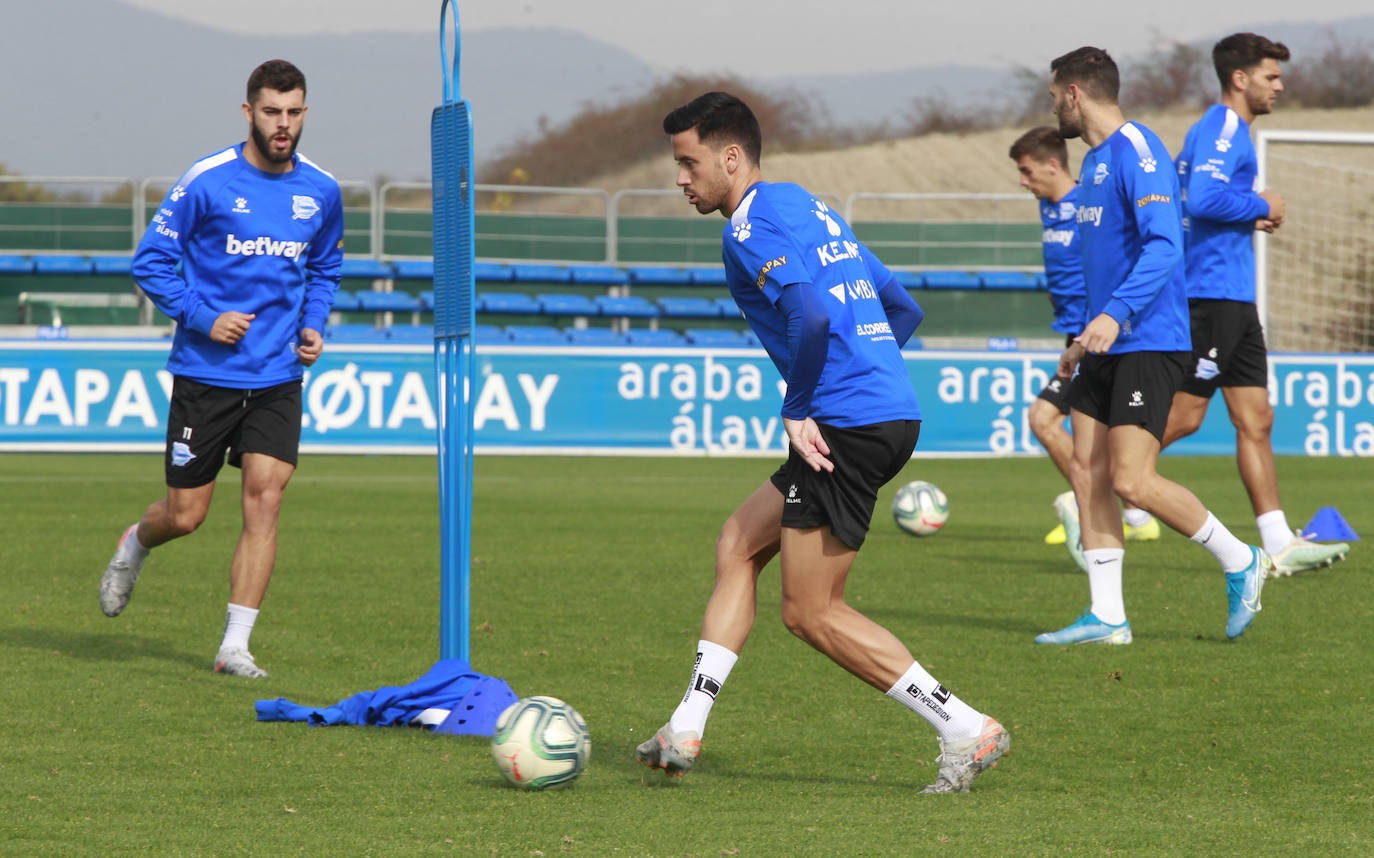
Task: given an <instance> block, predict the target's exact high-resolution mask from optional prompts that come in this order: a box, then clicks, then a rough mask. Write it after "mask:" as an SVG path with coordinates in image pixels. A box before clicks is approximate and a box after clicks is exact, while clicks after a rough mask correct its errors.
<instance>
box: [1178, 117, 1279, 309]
mask: <svg viewBox="0 0 1374 858" xmlns="http://www.w3.org/2000/svg"><path fill="white" fill-rule="evenodd" d="M1177 166H1178V180H1179V184H1180V185H1181V186H1182V188H1183V213H1184V215H1185V216H1186V217H1185V219H1184V221H1183V240H1184V245H1185V251H1184V252H1185V261H1186V265H1187V279H1188V297H1189V298H1214V299H1223V300H1227V301H1244V302H1247V303H1251V304H1253V303H1254V302H1255V250H1254V234H1255V221H1256V220H1259V219H1260V218H1265V217H1268V216H1269V201H1268V200H1266V199H1264V198H1263V197H1261V196H1260V195H1259V192H1260V191H1261V190H1262V188H1260V187H1259V186H1258V174H1259V160H1258V159H1257V158H1256V157H1255V146H1254V144H1253V143H1251V142H1250V126H1249V125H1248V124H1246V122H1245V120H1243V119H1241V118H1240V116H1239V115H1237V114H1236V112H1235V111H1234V110H1232V109H1231V108H1229V107H1227V106H1226V105H1224V104H1214V105H1212V106H1211V107H1209V108H1207V112H1206V113H1204V114H1203V115H1202V118H1201V119H1199V120H1198V122H1197V124H1196V125H1194V126H1193V127H1192V128H1189V129H1188V136H1187V137H1186V138H1184V141H1183V149H1182V151H1180V152H1179V153H1178V161H1177Z"/></svg>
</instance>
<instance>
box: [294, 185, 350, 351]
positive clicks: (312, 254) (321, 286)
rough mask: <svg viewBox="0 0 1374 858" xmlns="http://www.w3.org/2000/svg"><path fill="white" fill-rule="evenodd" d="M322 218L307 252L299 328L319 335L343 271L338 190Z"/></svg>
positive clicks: (340, 207) (322, 213)
mask: <svg viewBox="0 0 1374 858" xmlns="http://www.w3.org/2000/svg"><path fill="white" fill-rule="evenodd" d="M319 216H320V217H321V218H323V220H322V221H321V223H320V228H319V232H317V233H316V234H315V238H314V239H313V240H312V241H311V242H310V249H309V250H308V251H307V252H306V259H305V303H304V306H303V307H302V308H301V325H300V327H301V330H302V331H305V330H311V331H315V332H316V333H320V332H322V331H323V330H324V326H325V323H326V322H328V320H329V310H330V308H331V307H333V306H334V295H335V293H336V292H338V289H339V279H340V271H341V270H342V267H343V252H344V243H343V203H342V201H341V199H340V198H339V193H338V189H337V188H334V189H332V193H331V194H330V196H329V197H328V198H326V200H325V204H324V205H323V206H321V210H320V214H319ZM303 339H304V338H302V340H303ZM301 345H302V346H304V345H305V343H304V342H302V343H301ZM316 356H317V357H318V355H316Z"/></svg>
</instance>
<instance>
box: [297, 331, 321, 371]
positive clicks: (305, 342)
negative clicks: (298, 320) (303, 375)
mask: <svg viewBox="0 0 1374 858" xmlns="http://www.w3.org/2000/svg"><path fill="white" fill-rule="evenodd" d="M323 353H324V337H322V336H320V332H319V331H317V330H315V329H314V328H301V333H300V336H299V337H298V338H297V343H296V357H297V358H298V359H299V360H300V362H301V363H302V364H304V365H305V366H313V365H314V363H315V361H317V360H319V359H320V355H321V354H323Z"/></svg>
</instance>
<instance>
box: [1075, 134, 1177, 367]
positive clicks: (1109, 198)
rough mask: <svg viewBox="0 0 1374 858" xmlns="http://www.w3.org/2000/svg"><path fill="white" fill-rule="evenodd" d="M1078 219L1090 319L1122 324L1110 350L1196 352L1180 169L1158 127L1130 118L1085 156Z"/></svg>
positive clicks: (1079, 186) (1079, 184)
mask: <svg viewBox="0 0 1374 858" xmlns="http://www.w3.org/2000/svg"><path fill="white" fill-rule="evenodd" d="M1076 217H1077V220H1078V233H1079V241H1081V242H1082V245H1083V280H1084V284H1085V286H1086V287H1087V295H1088V307H1087V312H1088V320H1089V321H1091V320H1092V319H1094V318H1096V317H1097V316H1098V315H1100V314H1102V313H1106V314H1107V315H1108V316H1110V317H1112V318H1113V319H1115V320H1116V321H1117V322H1118V323H1119V324H1120V325H1121V333H1120V335H1119V336H1118V337H1117V339H1116V342H1115V343H1113V344H1112V347H1111V349H1110V350H1109V351H1108V353H1109V354H1123V353H1126V352H1138V351H1187V350H1189V349H1190V348H1191V347H1192V338H1191V336H1190V334H1189V330H1188V326H1189V320H1188V296H1187V291H1186V286H1185V283H1184V279H1183V212H1182V207H1181V204H1180V201H1179V188H1178V174H1177V173H1175V172H1174V170H1173V159H1172V158H1170V157H1169V151H1168V150H1167V149H1166V148H1165V147H1164V144H1163V143H1162V142H1161V141H1160V139H1159V137H1157V136H1156V135H1155V133H1154V132H1153V131H1150V130H1149V129H1148V128H1146V127H1144V126H1143V125H1138V124H1136V123H1134V122H1127V123H1126V124H1125V125H1122V126H1121V127H1120V128H1118V129H1117V130H1116V131H1115V132H1114V133H1113V134H1112V135H1111V136H1110V137H1108V138H1107V139H1106V140H1104V141H1102V143H1100V144H1098V145H1097V146H1096V147H1094V148H1093V149H1091V150H1090V151H1089V152H1088V154H1087V155H1086V156H1084V158H1083V172H1082V175H1081V176H1080V177H1079V182H1078V211H1077V213H1076Z"/></svg>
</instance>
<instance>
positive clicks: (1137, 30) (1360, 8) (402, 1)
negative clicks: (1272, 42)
mask: <svg viewBox="0 0 1374 858" xmlns="http://www.w3.org/2000/svg"><path fill="white" fill-rule="evenodd" d="M110 2H123V3H128V4H131V5H134V6H139V7H142V8H145V9H150V10H154V11H158V12H162V13H164V14H167V15H171V16H173V17H177V18H182V19H184V20H188V21H192V22H195V23H198V24H203V25H207V26H212V27H216V28H219V29H223V30H228V31H232V32H240V33H258V34H265V33H270V32H292V33H300V34H305V33H357V32H382V31H408V32H433V33H435V34H436V37H437V33H438V23H439V9H440V0H384V2H378V0H233V2H205V0H110ZM627 12H628V14H627ZM1142 12H1145V13H1146V14H1142ZM458 14H459V18H460V21H461V24H462V26H463V28H464V29H465V30H466V29H472V30H481V29H496V28H502V27H557V28H562V29H570V30H577V31H579V32H583V33H586V34H588V35H591V36H594V37H596V38H598V39H601V40H603V41H606V42H611V43H613V44H617V45H621V46H623V47H625V48H627V49H629V50H630V51H632V52H633V53H635V54H636V55H638V56H640V57H642V58H643V59H644V60H645V61H646V62H648V63H649V64H650V65H651V66H653V67H654V68H655V69H657V70H659V71H662V72H677V71H683V72H700V71H703V70H707V69H709V70H714V71H728V72H734V73H736V74H739V75H758V76H764V77H777V76H784V75H810V74H827V75H828V74H842V73H845V72H870V71H889V70H893V69H905V68H921V67H927V66H937V65H944V64H962V65H977V66H999V67H1007V66H1013V65H1018V66H1028V67H1031V68H1038V67H1041V66H1044V65H1046V64H1047V63H1048V60H1049V59H1050V58H1052V57H1054V56H1057V55H1058V54H1061V53H1064V52H1066V51H1069V50H1072V49H1074V48H1076V47H1079V46H1080V45H1087V44H1092V45H1097V46H1099V47H1102V48H1106V49H1107V50H1108V51H1110V52H1111V53H1112V54H1113V55H1115V56H1119V57H1129V56H1139V55H1143V54H1146V53H1149V52H1150V51H1151V50H1152V49H1154V48H1156V47H1159V46H1161V45H1165V44H1168V43H1170V42H1175V41H1181V42H1188V41H1191V40H1194V39H1197V38H1206V37H1211V36H1213V35H1214V34H1216V33H1218V32H1226V31H1235V30H1245V29H1252V28H1253V29H1258V28H1260V25H1262V24H1266V23H1277V22H1288V21H1306V22H1314V23H1321V22H1327V21H1336V20H1340V19H1342V18H1351V17H1362V16H1368V15H1371V14H1374V6H1371V3H1370V0H1306V2H1303V3H1294V2H1291V0H1247V2H1245V3H1243V4H1232V3H1221V2H1216V0H1211V2H1206V0H1203V2H1199V0H1151V2H1150V3H1149V4H1139V5H1137V4H1128V3H1117V2H1101V3H1094V4H1072V5H1065V4H1053V3H1050V4H1045V3H1039V4H1032V3H1026V2H1023V0H946V2H937V3H926V2H921V0H829V1H828V2H822V0H687V2H683V1H682V0H677V2H668V0H469V2H463V3H460V4H458ZM268 22H270V23H268ZM836 34H843V35H847V36H849V37H850V38H849V39H847V40H845V42H844V43H843V44H841V45H840V46H838V47H836V45H835V44H834V42H835V41H836V39H835V35H836Z"/></svg>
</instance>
